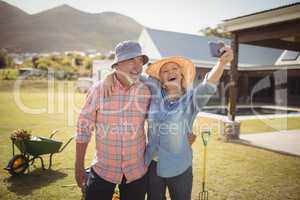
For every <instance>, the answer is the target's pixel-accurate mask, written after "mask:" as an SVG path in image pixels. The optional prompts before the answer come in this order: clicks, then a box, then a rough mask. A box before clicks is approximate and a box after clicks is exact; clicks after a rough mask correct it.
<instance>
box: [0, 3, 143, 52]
mask: <svg viewBox="0 0 300 200" xmlns="http://www.w3.org/2000/svg"><path fill="white" fill-rule="evenodd" d="M0 11H1V12H0V31H1V33H0V34H1V36H0V48H6V49H7V50H8V51H9V52H50V51H68V50H85V49H97V50H99V51H102V52H107V51H109V50H113V48H114V46H115V45H116V44H117V43H118V42H120V41H122V40H135V39H137V38H138V36H139V34H140V32H141V31H142V28H143V26H142V25H141V24H139V23H137V22H136V21H135V20H134V19H132V18H130V17H127V16H125V15H121V14H118V13H114V12H102V13H98V14H92V13H86V12H83V11H80V10H77V9H75V8H72V7H70V6H68V5H62V6H58V7H55V8H52V9H49V10H46V11H43V12H40V13H37V14H33V15H29V14H27V13H26V12H24V11H22V10H20V9H19V8H16V7H14V6H12V5H9V4H7V3H5V2H3V1H0Z"/></svg>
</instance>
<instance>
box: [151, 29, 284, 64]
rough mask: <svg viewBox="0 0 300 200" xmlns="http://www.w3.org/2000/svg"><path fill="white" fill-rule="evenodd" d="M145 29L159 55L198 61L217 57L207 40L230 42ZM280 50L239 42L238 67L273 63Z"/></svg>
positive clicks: (211, 60)
mask: <svg viewBox="0 0 300 200" xmlns="http://www.w3.org/2000/svg"><path fill="white" fill-rule="evenodd" d="M145 30H146V31H147V32H148V34H149V36H150V37H151V39H152V41H153V43H154V44H155V46H156V48H157V49H158V51H159V53H160V55H161V57H167V56H174V55H180V56H184V57H187V58H190V59H192V60H193V61H196V62H200V63H201V62H202V63H205V62H211V63H215V62H216V61H217V59H216V58H213V57H211V55H210V52H209V48H208V42H209V41H218V40H222V41H224V42H225V43H226V44H230V40H229V39H224V38H217V37H207V36H199V35H193V34H186V33H178V32H170V31H162V30H155V29H149V28H146V29H145ZM282 52H283V50H278V49H272V48H265V47H258V46H253V45H245V44H241V45H240V52H239V67H250V66H260V65H274V64H275V62H276V61H277V59H278V58H279V56H280V55H281V54H282Z"/></svg>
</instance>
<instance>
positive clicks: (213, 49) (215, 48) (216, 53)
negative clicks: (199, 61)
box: [208, 42, 225, 58]
mask: <svg viewBox="0 0 300 200" xmlns="http://www.w3.org/2000/svg"><path fill="white" fill-rule="evenodd" d="M208 45H209V50H210V54H211V56H212V57H217V58H220V57H221V56H222V55H223V53H224V51H221V48H222V47H224V46H225V45H224V43H223V42H208Z"/></svg>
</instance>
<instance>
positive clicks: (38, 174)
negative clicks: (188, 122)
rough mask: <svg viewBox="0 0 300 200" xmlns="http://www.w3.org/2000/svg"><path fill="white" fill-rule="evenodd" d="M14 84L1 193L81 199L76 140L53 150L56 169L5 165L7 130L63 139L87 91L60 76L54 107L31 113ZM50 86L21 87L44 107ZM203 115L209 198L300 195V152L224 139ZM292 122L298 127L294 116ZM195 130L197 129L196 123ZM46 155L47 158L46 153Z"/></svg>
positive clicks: (0, 89) (0, 149)
mask: <svg viewBox="0 0 300 200" xmlns="http://www.w3.org/2000/svg"><path fill="white" fill-rule="evenodd" d="M12 85H13V82H12V81H1V82H0V113H1V117H0V182H1V184H0V199H33V200H35V199H36V200H37V199H80V190H79V189H78V188H77V187H76V186H75V185H74V184H75V180H74V152H75V145H74V142H72V143H71V144H70V145H69V146H68V147H67V148H66V149H65V150H64V152H62V153H61V154H57V155H54V159H53V166H52V170H47V171H42V170H40V165H39V163H38V162H36V164H35V165H36V166H33V167H31V172H30V173H29V174H28V175H24V176H21V177H10V175H9V174H8V173H7V172H6V171H4V170H2V169H3V168H4V167H5V166H6V164H7V162H8V161H9V160H10V159H11V144H10V141H9V136H10V134H11V132H12V131H13V130H15V129H16V128H25V129H29V130H32V134H33V135H39V136H40V135H43V136H48V135H49V133H50V131H51V130H53V129H59V130H60V132H59V133H58V134H57V139H58V140H60V141H66V140H67V139H68V138H69V137H71V136H73V135H74V133H75V131H76V129H75V123H76V117H77V112H76V109H75V108H76V107H77V109H79V108H80V106H81V105H82V104H83V102H84V97H85V95H84V94H75V95H74V96H72V94H73V93H72V85H73V83H72V82H66V83H63V82H59V83H57V84H55V88H54V91H55V93H54V94H55V95H54V106H53V108H48V109H49V112H45V113H41V114H29V113H24V112H23V111H22V110H20V109H19V107H18V106H17V105H16V103H15V101H14V96H13V93H12ZM46 86H47V84H46V83H45V82H32V81H28V82H27V81H26V82H25V83H24V84H23V87H22V90H21V99H22V100H23V102H24V104H25V105H26V106H27V107H29V108H35V109H40V108H43V107H45V108H46V107H47V105H48V100H49V99H48V95H47V87H46ZM59 90H61V91H63V93H62V94H63V96H64V99H62V98H59V97H58V95H57V92H58V91H59ZM50 99H51V98H50ZM69 104H74V105H75V107H74V108H72V107H70V106H68V105H69ZM74 110H75V111H74ZM201 120H202V122H201V123H202V124H211V123H214V124H212V126H213V131H214V135H213V136H212V138H211V140H210V142H209V144H208V163H207V164H208V189H209V195H210V199H214V200H223V199H224V200H225V199H228V200H229V199H233V200H246V199H251V200H253V199H270V200H277V199H278V200H279V199H280V200H282V199H294V200H297V199H300V171H299V169H300V158H298V157H291V156H286V155H281V154H277V153H274V152H270V151H265V150H262V149H256V148H252V147H247V146H243V145H238V144H232V143H224V142H221V141H220V140H218V136H217V134H216V133H217V132H218V129H219V126H218V124H217V123H215V121H213V120H209V119H201ZM289 120H290V119H289ZM277 123H279V122H276V124H277ZM252 126H255V128H256V129H252V131H255V130H257V129H258V127H257V124H255V122H251V121H250V122H247V123H243V124H242V130H243V127H245V129H247V130H249V129H250V128H253V127H252ZM261 127H263V125H262V126H261ZM289 127H290V128H292V127H294V128H298V126H297V124H296V121H294V118H293V119H291V125H290V126H289ZM194 131H195V132H197V130H196V127H195V129H194ZM93 147H94V144H93V143H92V144H91V145H89V149H88V154H87V160H86V165H88V164H89V163H90V161H91V160H92V155H93ZM202 148H203V146H202V144H201V139H200V138H198V139H197V140H196V142H195V144H194V145H193V150H194V160H193V171H194V181H193V199H198V198H197V197H198V193H199V191H200V187H201V169H202V162H203V160H202ZM45 159H46V163H47V162H48V158H47V157H45Z"/></svg>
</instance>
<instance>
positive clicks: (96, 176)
mask: <svg viewBox="0 0 300 200" xmlns="http://www.w3.org/2000/svg"><path fill="white" fill-rule="evenodd" d="M115 55H116V56H115V61H114V63H113V65H112V67H113V68H114V69H115V72H116V73H115V76H114V79H115V80H114V81H115V83H116V85H115V88H114V93H113V94H112V95H111V96H110V97H109V98H104V90H103V83H102V82H100V83H99V84H96V85H95V86H93V87H92V88H91V90H90V91H89V93H88V95H87V99H86V103H85V105H84V107H83V108H82V111H81V113H80V114H79V118H78V123H77V135H76V161H75V177H76V182H77V184H78V186H79V187H81V188H85V196H86V197H85V198H86V199H88V200H92V199H100V198H101V200H111V199H112V195H113V193H114V189H115V186H116V185H117V184H118V185H119V189H120V197H121V199H122V200H133V199H134V200H144V198H145V193H146V184H147V181H146V175H145V174H146V172H147V166H146V165H145V161H144V152H145V143H146V141H145V133H144V122H145V119H146V115H147V111H148V109H149V103H150V98H151V96H150V95H151V94H150V90H149V88H148V86H146V85H145V84H144V83H143V82H141V81H140V80H139V76H140V75H141V72H142V69H143V65H144V64H146V63H147V62H148V57H147V56H146V55H144V54H142V50H141V47H140V45H139V44H138V43H136V42H133V41H124V42H121V43H119V44H118V45H117V46H116V48H115ZM94 128H95V132H96V134H95V141H96V152H95V157H94V160H93V163H92V166H91V172H90V174H89V176H88V177H86V172H85V167H84V159H85V154H86V149H87V146H88V143H89V142H90V138H91V133H92V131H93V130H94Z"/></svg>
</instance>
